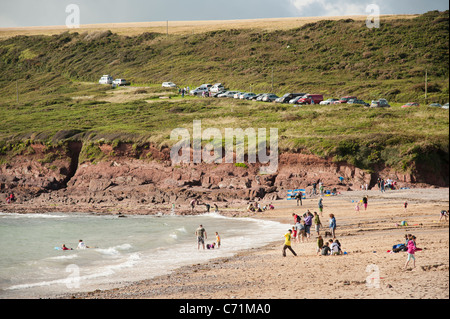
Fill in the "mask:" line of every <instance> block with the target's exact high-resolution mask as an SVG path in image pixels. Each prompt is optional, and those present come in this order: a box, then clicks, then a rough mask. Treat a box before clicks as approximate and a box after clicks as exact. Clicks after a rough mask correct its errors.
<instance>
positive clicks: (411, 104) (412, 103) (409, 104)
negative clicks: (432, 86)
mask: <svg viewBox="0 0 450 319" xmlns="http://www.w3.org/2000/svg"><path fill="white" fill-rule="evenodd" d="M411 106H420V104H419V103H417V102H409V103H406V104H403V105H402V107H411Z"/></svg>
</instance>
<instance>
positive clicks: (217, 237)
mask: <svg viewBox="0 0 450 319" xmlns="http://www.w3.org/2000/svg"><path fill="white" fill-rule="evenodd" d="M216 242H217V248H220V236H219V233H218V232H216Z"/></svg>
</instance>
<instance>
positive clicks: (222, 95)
mask: <svg viewBox="0 0 450 319" xmlns="http://www.w3.org/2000/svg"><path fill="white" fill-rule="evenodd" d="M236 93H237V91H226V92H224V93H221V94H219V95H218V96H217V97H227V98H230V97H231V98H232V97H234V95H235V94H236Z"/></svg>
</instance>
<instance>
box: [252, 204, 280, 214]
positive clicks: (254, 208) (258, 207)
mask: <svg viewBox="0 0 450 319" xmlns="http://www.w3.org/2000/svg"><path fill="white" fill-rule="evenodd" d="M268 209H275V207H274V206H273V205H272V203H270V204H269V205H264V206H261V204H260V203H255V204H253V203H250V204H249V205H248V206H247V212H249V213H250V212H253V213H254V212H257V213H262V212H264V211H266V210H268Z"/></svg>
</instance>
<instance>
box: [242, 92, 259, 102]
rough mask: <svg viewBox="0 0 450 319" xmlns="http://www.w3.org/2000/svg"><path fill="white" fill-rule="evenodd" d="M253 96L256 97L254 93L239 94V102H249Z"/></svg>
mask: <svg viewBox="0 0 450 319" xmlns="http://www.w3.org/2000/svg"><path fill="white" fill-rule="evenodd" d="M255 96H256V93H244V94H241V97H240V99H241V100H251V99H252V98H253V97H255Z"/></svg>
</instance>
